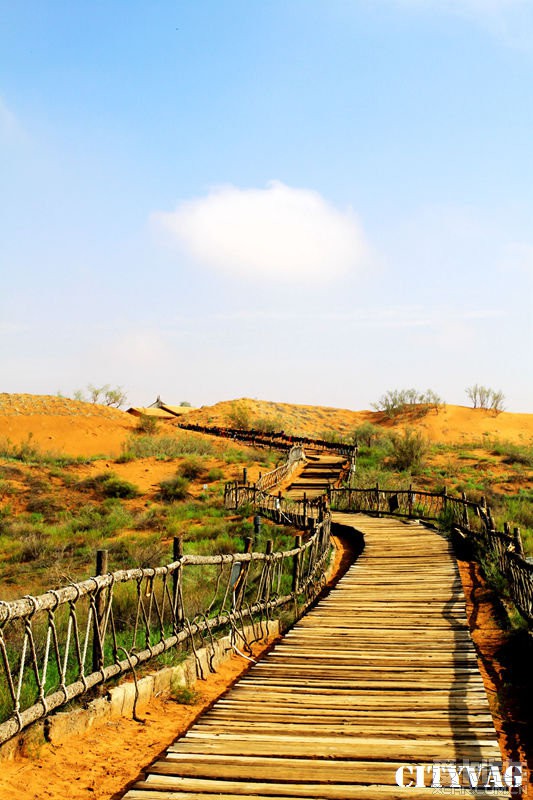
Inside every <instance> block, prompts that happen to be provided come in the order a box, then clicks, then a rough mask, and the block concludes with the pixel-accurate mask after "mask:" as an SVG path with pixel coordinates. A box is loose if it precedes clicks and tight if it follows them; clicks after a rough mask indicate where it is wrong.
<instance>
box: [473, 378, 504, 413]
mask: <svg viewBox="0 0 533 800" xmlns="http://www.w3.org/2000/svg"><path fill="white" fill-rule="evenodd" d="M465 391H466V394H467V395H468V397H469V399H470V400H471V402H472V407H473V408H486V409H490V410H491V411H493V412H494V413H495V414H499V413H501V412H502V411H503V410H504V403H505V395H504V393H503V392H502V391H500V390H499V389H498V390H495V389H490V388H488V387H487V386H480V385H479V384H477V383H475V384H474V385H473V386H468V387H467V388H466V389H465Z"/></svg>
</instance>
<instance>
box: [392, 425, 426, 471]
mask: <svg viewBox="0 0 533 800" xmlns="http://www.w3.org/2000/svg"><path fill="white" fill-rule="evenodd" d="M389 441H390V445H389V448H390V455H391V458H390V464H391V466H393V467H394V468H395V469H399V470H405V469H410V470H411V471H412V472H417V471H418V470H420V468H421V466H422V464H423V463H424V460H425V457H426V455H427V453H428V450H429V443H428V441H427V439H425V438H424V436H423V435H422V434H421V433H420V431H414V430H412V429H411V428H407V429H406V430H404V432H403V433H402V434H394V433H393V434H391V435H390V436H389Z"/></svg>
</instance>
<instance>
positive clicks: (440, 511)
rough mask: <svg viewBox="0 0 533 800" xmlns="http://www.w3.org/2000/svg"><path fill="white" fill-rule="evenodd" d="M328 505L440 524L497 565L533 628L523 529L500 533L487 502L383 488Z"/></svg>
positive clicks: (347, 494)
mask: <svg viewBox="0 0 533 800" xmlns="http://www.w3.org/2000/svg"><path fill="white" fill-rule="evenodd" d="M328 503H329V504H330V506H331V509H332V510H334V511H352V512H363V513H367V514H377V515H379V516H381V515H390V516H397V517H407V518H411V519H413V518H418V519H423V520H430V521H436V522H438V523H440V524H441V526H442V527H446V528H449V529H452V530H455V531H456V532H458V533H460V535H461V536H462V537H463V538H464V539H466V541H470V542H471V543H473V544H474V545H475V553H476V555H477V557H478V558H482V559H487V558H488V559H489V560H491V561H492V562H493V563H495V564H496V565H497V567H498V569H499V571H500V573H501V575H502V577H503V578H504V579H505V581H506V583H507V586H508V591H509V595H510V598H511V600H512V601H513V603H514V604H515V606H516V608H517V609H518V610H519V612H520V613H521V615H522V616H523V617H524V619H525V620H526V621H527V622H528V625H530V626H533V564H532V563H531V562H530V561H528V560H527V559H526V558H525V557H524V549H523V545H522V540H521V537H520V531H519V529H518V528H514V530H513V532H512V533H511V530H510V528H509V525H507V524H505V525H504V530H503V531H497V530H496V527H495V524H494V520H493V517H492V513H491V511H490V509H489V508H488V507H487V505H486V503H485V502H481V503H475V502H472V501H471V500H467V498H466V495H465V494H463V495H462V496H461V497H453V496H450V495H448V494H447V493H446V492H445V491H444V492H427V491H421V490H418V489H413V488H412V487H411V488H409V489H404V490H400V491H397V490H390V489H387V490H384V489H380V487H379V486H375V487H368V488H364V489H363V488H358V489H331V490H330V491H329V492H328Z"/></svg>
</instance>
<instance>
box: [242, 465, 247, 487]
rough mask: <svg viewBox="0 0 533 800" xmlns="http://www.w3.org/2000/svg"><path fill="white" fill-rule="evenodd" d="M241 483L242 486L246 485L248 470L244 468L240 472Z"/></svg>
mask: <svg viewBox="0 0 533 800" xmlns="http://www.w3.org/2000/svg"><path fill="white" fill-rule="evenodd" d="M242 482H243V483H244V485H246V484H247V483H248V469H247V468H246V467H243V470H242Z"/></svg>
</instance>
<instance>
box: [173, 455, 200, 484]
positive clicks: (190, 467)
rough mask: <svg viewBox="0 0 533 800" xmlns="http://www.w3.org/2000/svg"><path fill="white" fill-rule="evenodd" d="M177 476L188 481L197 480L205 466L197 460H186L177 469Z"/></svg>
mask: <svg viewBox="0 0 533 800" xmlns="http://www.w3.org/2000/svg"><path fill="white" fill-rule="evenodd" d="M178 472H179V474H180V475H181V476H182V477H183V478H187V479H188V480H190V481H194V480H197V479H198V478H200V477H201V476H202V475H203V474H204V472H205V466H204V465H203V464H202V463H201V461H199V460H198V459H197V458H187V459H186V460H185V461H182V462H181V464H180V465H179V468H178Z"/></svg>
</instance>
